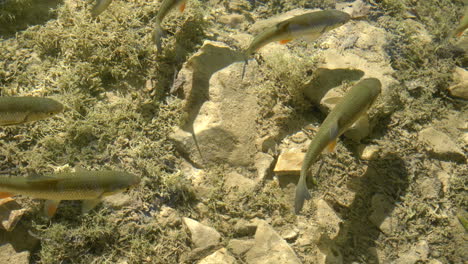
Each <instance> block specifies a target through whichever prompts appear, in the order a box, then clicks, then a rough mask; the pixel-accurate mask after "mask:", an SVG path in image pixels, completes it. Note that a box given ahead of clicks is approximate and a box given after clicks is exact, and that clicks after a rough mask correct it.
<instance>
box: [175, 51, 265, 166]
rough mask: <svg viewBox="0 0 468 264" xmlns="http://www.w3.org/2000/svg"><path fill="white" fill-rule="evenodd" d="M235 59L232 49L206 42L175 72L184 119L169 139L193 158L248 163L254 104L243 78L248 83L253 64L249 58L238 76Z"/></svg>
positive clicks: (251, 155)
mask: <svg viewBox="0 0 468 264" xmlns="http://www.w3.org/2000/svg"><path fill="white" fill-rule="evenodd" d="M218 60H219V61H220V62H218ZM235 61H239V57H238V53H237V52H236V51H234V50H231V49H230V48H229V47H227V46H226V45H224V44H222V43H216V42H205V43H204V45H203V47H202V48H201V49H200V51H199V52H197V53H196V54H195V55H194V56H193V57H192V58H190V59H189V61H188V62H187V63H186V65H185V66H184V68H183V70H181V72H182V73H180V74H179V75H180V76H179V77H178V80H179V81H177V82H178V83H180V84H179V86H180V87H181V88H182V90H183V98H184V99H185V101H184V102H185V103H184V104H185V106H184V108H185V110H186V112H187V121H186V123H185V124H184V125H183V126H182V127H181V128H179V129H176V131H175V132H174V133H173V134H172V135H171V138H172V139H173V140H175V142H176V145H177V147H178V150H179V151H180V152H182V153H183V154H184V155H185V156H186V157H188V159H189V160H192V161H194V162H195V163H198V164H203V163H205V162H206V163H215V164H229V165H232V166H253V161H254V157H255V154H256V153H257V151H256V146H255V140H256V138H255V135H256V118H257V116H258V106H257V98H256V95H255V93H254V92H253V91H249V90H248V89H245V88H244V87H243V86H244V84H243V81H244V82H249V81H252V82H253V76H252V72H253V70H252V69H253V68H255V67H256V63H255V62H251V63H249V65H248V66H249V69H250V70H249V71H247V72H246V75H245V77H244V80H243V81H242V80H241V73H242V68H243V65H244V63H243V62H241V63H234V62H235ZM232 63H234V64H232ZM228 65H229V66H228ZM226 66H227V67H226ZM181 79H182V80H181ZM176 89H180V88H176ZM192 132H194V135H195V139H196V140H197V141H198V144H199V146H200V150H201V152H202V155H203V159H202V158H201V157H200V155H199V153H198V150H197V147H196V144H195V141H194V138H193V136H192Z"/></svg>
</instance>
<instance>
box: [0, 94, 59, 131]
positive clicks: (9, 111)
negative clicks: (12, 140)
mask: <svg viewBox="0 0 468 264" xmlns="http://www.w3.org/2000/svg"><path fill="white" fill-rule="evenodd" d="M62 111H63V105H62V104H61V103H59V102H57V101H55V100H52V99H50V98H41V97H30V96H25V97H0V126H9V125H19V124H24V123H28V122H32V121H37V120H42V119H46V118H49V117H52V116H54V115H56V114H58V113H60V112H62Z"/></svg>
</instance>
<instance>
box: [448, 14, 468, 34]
mask: <svg viewBox="0 0 468 264" xmlns="http://www.w3.org/2000/svg"><path fill="white" fill-rule="evenodd" d="M467 28H468V7H465V14H464V15H463V17H462V19H461V21H460V24H459V25H458V27H457V28H456V29H455V30H454V31H453V33H452V35H453V36H456V37H461V36H462V35H463V32H465V30H466V29H467Z"/></svg>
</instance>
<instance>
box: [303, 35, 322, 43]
mask: <svg viewBox="0 0 468 264" xmlns="http://www.w3.org/2000/svg"><path fill="white" fill-rule="evenodd" d="M320 35H321V34H320ZM320 35H317V34H308V35H304V36H303V37H302V38H303V39H304V40H306V41H308V42H314V41H316V40H317V39H318V38H319V37H320Z"/></svg>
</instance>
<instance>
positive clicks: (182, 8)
mask: <svg viewBox="0 0 468 264" xmlns="http://www.w3.org/2000/svg"><path fill="white" fill-rule="evenodd" d="M186 5H187V3H186V2H183V3H182V4H181V5H180V6H179V11H180V12H181V13H182V12H184V10H185V6H186Z"/></svg>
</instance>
